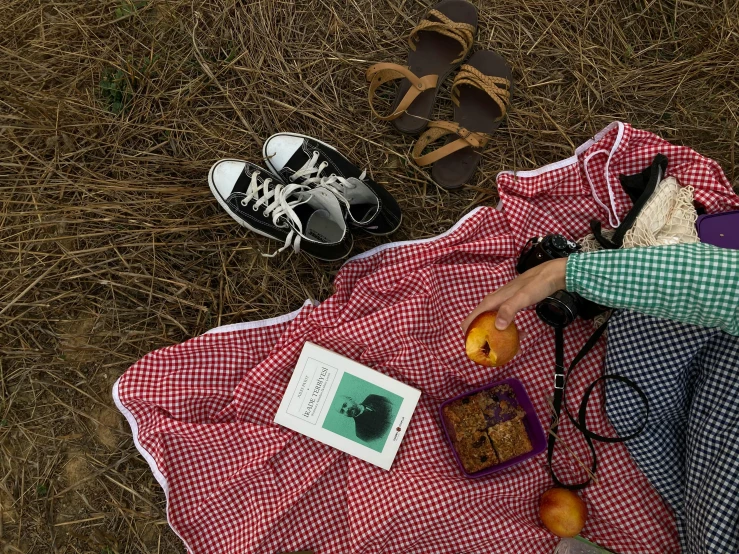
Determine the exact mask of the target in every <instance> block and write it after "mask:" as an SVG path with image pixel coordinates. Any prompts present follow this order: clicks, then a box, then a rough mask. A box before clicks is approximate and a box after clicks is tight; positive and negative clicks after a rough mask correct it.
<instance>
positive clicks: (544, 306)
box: [536, 290, 577, 329]
mask: <svg viewBox="0 0 739 554" xmlns="http://www.w3.org/2000/svg"><path fill="white" fill-rule="evenodd" d="M536 315H538V316H539V318H540V319H541V320H542V321H543V322H544V323H546V324H547V325H549V326H551V327H555V328H560V329H562V328H564V327H567V326H568V325H569V324H570V323H572V322H573V321H575V318H576V317H577V299H576V298H575V297H574V296H573V295H571V294H570V293H569V292H567V291H566V290H558V291H557V292H555V293H554V294H553V295H551V296H547V297H546V298H545V299H544V300H542V301H541V302H539V304H537V306H536Z"/></svg>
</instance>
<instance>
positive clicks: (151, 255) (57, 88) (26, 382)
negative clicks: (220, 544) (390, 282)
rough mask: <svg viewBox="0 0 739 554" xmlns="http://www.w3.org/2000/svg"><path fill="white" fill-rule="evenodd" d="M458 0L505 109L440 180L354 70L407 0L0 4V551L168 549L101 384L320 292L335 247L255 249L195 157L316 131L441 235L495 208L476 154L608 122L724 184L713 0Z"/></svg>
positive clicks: (542, 143)
mask: <svg viewBox="0 0 739 554" xmlns="http://www.w3.org/2000/svg"><path fill="white" fill-rule="evenodd" d="M476 3H477V5H478V7H479V9H480V19H481V26H480V31H479V34H478V39H477V44H476V46H475V48H476V49H484V48H492V49H495V50H497V51H498V52H500V53H501V54H502V55H503V56H504V57H506V59H508V60H509V62H510V63H511V65H512V66H513V68H514V75H515V78H516V81H517V83H516V91H515V96H514V99H513V106H514V107H513V110H512V113H511V115H510V117H509V119H508V121H507V123H506V124H505V125H504V126H503V127H501V129H500V130H499V131H498V133H497V134H496V135H495V137H494V139H493V140H492V142H491V145H490V148H489V150H488V151H487V153H486V155H485V159H484V162H483V164H482V167H481V170H480V171H479V172H478V173H477V175H476V177H475V179H474V181H473V182H472V183H470V185H468V186H467V187H465V188H464V189H462V190H460V191H457V192H454V193H449V192H446V191H444V190H440V189H439V188H437V187H436V186H435V185H434V184H433V182H431V181H430V180H429V178H428V176H427V175H426V174H425V173H424V172H423V171H420V170H419V169H418V168H416V167H415V166H413V164H412V163H411V162H409V160H408V154H409V152H410V149H411V147H412V145H413V139H412V138H410V137H406V136H401V135H399V134H397V133H395V132H393V130H392V127H391V126H390V125H388V124H385V123H382V122H379V121H376V120H373V119H372V118H371V117H370V112H369V109H368V106H367V102H366V85H365V80H364V71H365V69H366V68H367V66H368V65H370V64H371V63H374V62H379V61H394V62H402V61H403V60H404V59H405V55H406V50H407V47H406V43H405V36H406V35H407V33H408V32H409V31H410V29H411V28H412V27H413V26H414V24H415V22H417V21H418V20H419V18H420V16H421V14H422V13H423V12H424V11H425V10H426V8H427V6H428V1H427V0H423V1H421V0H394V1H390V0H298V1H294V0H253V1H249V0H245V1H238V0H133V1H131V0H83V1H78V0H76V1H72V0H2V2H0V7H1V8H2V9H0V30H2V31H1V32H0V545H1V546H0V552H2V553H15V552H19V553H34V554H36V553H38V554H41V553H43V554H47V553H58V554H72V553H94V554H114V553H124V552H125V553H144V552H146V553H178V552H180V553H181V552H184V548H183V547H182V546H181V544H180V542H179V540H178V539H177V537H176V536H175V535H174V533H172V532H171V531H170V530H169V528H168V526H167V524H166V517H165V502H164V494H163V492H162V490H161V489H160V487H159V486H158V485H157V483H156V481H155V480H154V479H153V477H152V475H151V473H150V472H149V469H148V467H147V465H146V463H145V462H144V460H143V459H142V458H141V457H140V456H139V454H138V453H137V451H136V449H135V448H134V445H133V442H132V439H131V436H130V431H129V429H128V428H127V425H126V424H125V421H124V420H123V418H122V416H121V415H120V414H119V413H118V412H117V411H116V410H115V408H114V406H113V402H112V400H111V394H110V391H111V387H112V385H113V383H114V382H115V380H116V379H117V378H118V377H119V376H120V375H121V374H122V373H123V371H125V369H126V368H127V367H128V366H129V365H130V364H132V363H133V362H135V361H136V360H137V359H138V358H140V357H141V356H143V355H144V354H146V353H147V352H149V351H151V350H153V349H156V348H159V347H163V346H167V345H170V344H174V343H177V342H180V341H183V340H185V339H187V338H188V337H192V336H194V335H197V334H199V333H202V332H204V331H205V330H207V329H209V328H211V327H215V326H218V325H223V324H228V323H234V322H238V321H244V320H250V319H262V318H265V317H271V316H275V315H278V314H282V313H284V312H287V311H290V310H293V309H296V308H297V307H298V306H300V305H301V304H302V302H303V301H304V299H306V298H309V297H310V298H315V299H318V300H322V299H324V298H326V297H327V296H328V295H329V294H330V293H331V282H332V278H333V276H334V275H335V273H336V271H337V270H338V269H339V267H340V264H325V263H320V262H316V261H314V260H312V259H309V258H306V257H304V256H302V255H294V254H292V255H288V254H287V252H285V253H284V255H281V256H278V257H276V258H273V259H268V258H265V257H262V256H261V253H262V252H273V251H274V250H276V249H277V248H279V246H281V245H280V244H278V243H276V242H275V241H269V240H267V239H265V238H261V237H256V236H254V235H251V234H249V233H248V232H247V231H245V230H244V229H243V228H241V227H239V226H237V225H236V224H235V223H234V222H233V221H232V220H231V219H230V217H229V216H228V215H226V214H225V213H224V212H223V211H222V210H221V209H220V208H219V206H218V204H217V203H216V202H215V200H214V199H213V198H212V196H211V193H210V191H209V189H208V186H207V180H206V176H207V171H208V168H209V167H210V165H211V164H212V163H213V162H214V161H215V160H217V159H218V158H221V157H226V156H229V157H240V158H243V159H247V160H253V161H256V162H259V161H260V154H261V144H262V140H263V139H264V138H266V137H267V136H269V135H270V134H272V133H274V132H277V131H296V132H300V133H304V134H308V135H313V136H316V137H318V138H321V139H323V140H325V141H328V142H331V143H333V144H335V145H337V146H338V147H339V148H340V149H341V150H342V151H343V152H344V153H346V154H347V155H349V157H351V158H352V159H353V160H355V161H356V162H357V164H358V165H360V166H362V167H366V168H368V169H369V171H370V172H371V174H372V175H373V176H374V178H375V179H376V180H377V181H378V182H381V183H382V184H383V185H384V186H385V187H386V188H387V189H388V190H390V191H391V192H392V193H393V194H394V195H395V196H396V197H397V198H398V200H399V202H400V204H401V206H402V208H403V210H404V215H405V218H404V223H403V227H402V228H401V230H400V231H399V232H398V233H397V234H396V236H395V237H394V240H403V239H413V238H421V237H428V236H432V235H434V234H437V233H439V232H442V231H444V230H446V229H447V228H448V227H449V226H451V225H452V224H453V223H454V222H455V221H456V220H457V219H458V218H459V217H460V216H461V215H463V214H464V213H465V212H467V211H468V210H470V209H471V208H472V207H474V206H477V205H480V204H490V203H494V202H495V201H496V199H497V195H496V189H495V181H494V178H495V175H496V173H497V172H498V171H499V170H502V169H512V168H533V167H537V166H540V165H542V164H545V163H549V162H553V161H556V160H558V159H561V158H564V157H566V156H569V155H571V154H572V152H573V151H574V148H575V146H577V145H578V144H579V143H581V142H583V141H584V140H586V139H588V138H589V137H590V136H591V135H593V134H594V133H595V132H597V131H598V130H600V129H601V128H602V127H604V126H605V125H606V124H607V123H609V122H610V121H612V120H614V119H620V120H623V121H628V122H630V123H632V124H634V125H635V126H637V127H641V128H645V129H650V130H653V131H654V132H657V133H659V134H660V135H662V136H663V137H665V138H666V139H668V140H671V141H674V142H677V143H680V144H686V145H690V146H691V147H693V148H694V149H696V150H697V151H699V152H700V153H702V154H704V155H706V156H710V157H712V158H715V159H716V160H717V161H718V162H719V163H721V165H722V166H723V168H724V170H725V172H726V174H727V176H728V177H729V179H730V180H731V181H732V183H733V184H734V185H735V186H737V185H739V155H738V154H737V151H738V150H739V137H738V136H737V126H738V121H739V58H737V52H739V2H737V0H714V1H713V2H701V1H698V0H669V1H667V0H638V1H637V0H633V1H627V0H618V1H615V0H614V1H605V0H564V1H561V0H556V1H555V0H496V1H489V0H477V2H476ZM448 98H449V95H448V84H447V86H446V88H445V89H444V91H443V92H442V94H441V95H440V100H439V102H438V114H437V115H438V116H440V117H449V116H450V114H451V104H450V102H449V99H448ZM381 242H383V241H382V240H381V239H376V238H362V239H360V240H358V241H357V242H356V243H355V253H358V252H361V251H363V250H366V249H368V248H371V247H373V246H375V245H377V244H380V243H381Z"/></svg>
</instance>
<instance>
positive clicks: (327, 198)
mask: <svg viewBox="0 0 739 554" xmlns="http://www.w3.org/2000/svg"><path fill="white" fill-rule="evenodd" d="M208 184H209V185H210V190H211V191H212V192H213V195H214V196H215V197H216V200H218V203H219V204H220V205H221V206H222V207H223V209H224V210H226V212H228V214H229V215H230V216H231V217H233V218H234V219H235V220H236V221H237V222H238V223H239V224H240V225H243V226H244V227H246V228H247V229H249V230H250V231H254V232H255V233H258V234H260V235H263V236H265V237H269V238H272V239H276V240H279V241H282V242H284V246H283V247H282V248H280V249H279V250H278V251H277V252H275V253H274V254H271V255H270V257H272V256H275V255H276V254H278V253H279V252H282V251H283V250H285V249H286V248H289V247H291V246H292V248H293V249H294V250H295V252H299V251H300V250H302V251H303V252H305V253H306V254H310V255H311V256H313V257H315V258H318V259H321V260H325V261H335V260H340V259H342V258H345V257H346V256H348V255H349V251H350V250H351V249H352V244H353V239H352V235H351V233H350V232H349V231H348V229H347V228H346V222H345V221H344V214H343V211H342V209H341V205H340V204H339V201H338V200H337V198H336V197H335V196H334V195H333V194H332V193H331V192H330V191H328V190H327V189H314V188H312V187H310V186H306V185H300V184H290V185H285V184H284V183H283V182H282V181H281V180H280V179H279V178H276V177H275V176H274V175H271V174H270V172H269V171H267V170H266V169H263V168H261V167H259V166H257V165H254V164H252V163H249V162H245V161H242V160H219V161H218V162H216V163H215V164H214V165H213V167H211V168H210V172H209V173H208Z"/></svg>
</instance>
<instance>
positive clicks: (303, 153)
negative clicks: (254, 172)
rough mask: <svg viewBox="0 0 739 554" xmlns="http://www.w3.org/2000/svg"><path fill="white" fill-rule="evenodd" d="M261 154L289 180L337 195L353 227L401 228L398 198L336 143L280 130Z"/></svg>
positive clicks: (274, 170)
mask: <svg viewBox="0 0 739 554" xmlns="http://www.w3.org/2000/svg"><path fill="white" fill-rule="evenodd" d="M262 154H263V155H264V160H265V164H266V165H267V167H268V168H269V169H270V170H271V171H272V173H274V174H275V175H280V176H281V177H282V178H283V180H284V181H285V182H286V183H298V184H301V185H310V186H313V187H316V188H324V189H326V190H330V191H331V192H332V193H333V194H335V195H336V198H338V199H339V200H340V201H341V203H342V204H343V205H344V207H345V209H346V211H347V219H348V221H349V224H350V226H352V227H356V228H359V229H364V230H365V231H367V232H368V233H371V234H373V235H388V234H390V233H392V232H393V231H395V230H396V229H397V228H398V227H400V221H401V219H402V214H401V211H400V207H399V206H398V203H397V202H396V201H395V199H394V198H393V197H392V196H391V195H390V193H388V192H387V191H386V190H385V189H384V188H382V187H381V186H380V185H378V184H377V183H375V182H374V181H373V180H372V179H370V178H369V177H368V176H367V173H366V171H360V170H359V168H358V167H357V166H355V165H354V164H352V163H351V162H350V161H349V160H347V159H346V158H345V157H344V156H343V155H341V154H340V153H339V152H338V151H337V150H336V149H335V148H334V147H333V146H330V145H328V144H326V143H325V142H321V141H320V140H317V139H314V138H311V137H307V136H305V135H298V134H295V133H277V134H276V135H272V136H271V137H269V138H268V139H267V140H266V142H265V143H264V148H263V150H262Z"/></svg>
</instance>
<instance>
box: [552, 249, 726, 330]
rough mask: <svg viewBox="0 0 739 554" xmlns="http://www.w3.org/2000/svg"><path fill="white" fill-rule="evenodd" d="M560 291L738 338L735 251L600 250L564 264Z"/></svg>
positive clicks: (604, 304) (575, 257) (577, 256)
mask: <svg viewBox="0 0 739 554" xmlns="http://www.w3.org/2000/svg"><path fill="white" fill-rule="evenodd" d="M566 288H567V290H568V291H571V292H576V293H578V294H579V295H580V296H582V297H583V298H587V299H588V300H592V301H593V302H596V303H598V304H601V305H603V306H608V307H611V308H626V309H629V310H634V311H637V312H642V313H645V314H648V315H652V316H655V317H662V318H666V319H673V320H676V321H681V322H683V323H692V324H694V325H700V326H702V327H718V328H719V329H722V330H724V331H726V332H727V333H730V334H732V335H739V251H738V250H729V249H726V248H718V247H716V246H711V245H708V244H700V243H696V244H676V245H671V246H652V247H648V248H625V249H622V250H604V251H600V252H593V253H590V254H577V255H575V256H571V257H570V258H569V259H568V260H567V273H566Z"/></svg>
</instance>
